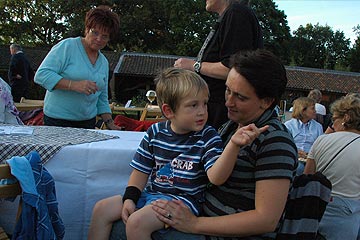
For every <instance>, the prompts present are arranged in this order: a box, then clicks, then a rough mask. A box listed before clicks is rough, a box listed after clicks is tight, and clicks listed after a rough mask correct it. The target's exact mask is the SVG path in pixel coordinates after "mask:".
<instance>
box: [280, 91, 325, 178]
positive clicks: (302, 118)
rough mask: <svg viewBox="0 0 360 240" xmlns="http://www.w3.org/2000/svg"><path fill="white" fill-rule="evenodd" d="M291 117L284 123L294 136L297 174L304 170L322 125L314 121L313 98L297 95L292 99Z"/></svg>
mask: <svg viewBox="0 0 360 240" xmlns="http://www.w3.org/2000/svg"><path fill="white" fill-rule="evenodd" d="M291 116H292V118H291V119H290V120H288V121H286V122H285V123H284V124H285V126H286V128H287V129H288V130H289V132H290V133H291V135H292V136H293V138H294V142H295V144H296V147H297V149H298V156H299V159H300V160H302V161H300V162H299V165H298V169H297V175H300V174H302V173H303V171H304V166H305V163H304V162H305V160H306V158H307V154H308V152H309V151H310V148H311V146H312V144H313V143H314V142H315V140H316V139H317V138H318V137H319V136H320V135H322V134H323V127H322V125H321V124H320V123H318V122H317V121H315V120H314V119H315V117H316V111H315V100H314V99H311V98H308V97H299V98H297V99H295V100H294V103H293V111H292V114H291Z"/></svg>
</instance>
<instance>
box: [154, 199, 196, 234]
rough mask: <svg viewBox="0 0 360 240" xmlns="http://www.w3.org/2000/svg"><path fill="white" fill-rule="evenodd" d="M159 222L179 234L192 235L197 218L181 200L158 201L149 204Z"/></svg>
mask: <svg viewBox="0 0 360 240" xmlns="http://www.w3.org/2000/svg"><path fill="white" fill-rule="evenodd" d="M151 204H152V209H153V210H154V211H155V213H156V216H157V217H158V218H159V220H160V221H162V222H164V223H165V224H166V225H169V226H171V227H173V228H175V229H177V230H179V231H181V232H187V233H192V232H193V230H192V229H193V227H194V226H195V224H196V222H197V217H196V216H195V215H194V214H193V213H192V212H191V210H190V209H189V207H188V206H186V205H185V204H184V203H183V202H182V201H181V200H172V201H168V200H163V199H159V200H156V201H154V202H152V203H151Z"/></svg>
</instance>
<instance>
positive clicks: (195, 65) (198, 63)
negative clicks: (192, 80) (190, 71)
mask: <svg viewBox="0 0 360 240" xmlns="http://www.w3.org/2000/svg"><path fill="white" fill-rule="evenodd" d="M200 69H201V62H200V61H196V62H195V63H194V71H195V72H196V73H200Z"/></svg>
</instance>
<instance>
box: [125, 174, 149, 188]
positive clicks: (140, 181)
mask: <svg viewBox="0 0 360 240" xmlns="http://www.w3.org/2000/svg"><path fill="white" fill-rule="evenodd" d="M148 177H149V175H148V174H145V173H143V172H140V171H138V170H136V169H134V170H133V171H132V173H131V174H130V178H129V181H128V186H134V187H137V188H138V189H139V190H140V191H142V190H143V189H144V188H145V185H146V183H147V181H148Z"/></svg>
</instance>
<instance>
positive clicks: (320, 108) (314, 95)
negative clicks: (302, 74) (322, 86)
mask: <svg viewBox="0 0 360 240" xmlns="http://www.w3.org/2000/svg"><path fill="white" fill-rule="evenodd" d="M307 97H308V98H311V99H314V100H315V111H316V114H320V115H322V116H325V115H326V108H325V106H324V105H322V104H321V103H320V102H321V99H322V94H321V92H320V90H319V89H313V90H311V91H310V92H309V94H308V96H307Z"/></svg>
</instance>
